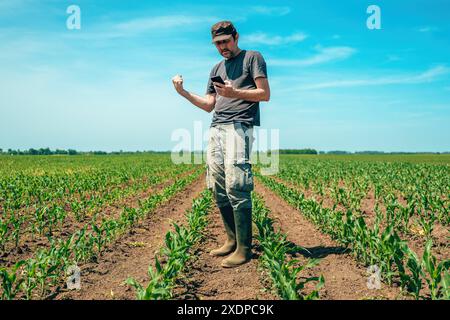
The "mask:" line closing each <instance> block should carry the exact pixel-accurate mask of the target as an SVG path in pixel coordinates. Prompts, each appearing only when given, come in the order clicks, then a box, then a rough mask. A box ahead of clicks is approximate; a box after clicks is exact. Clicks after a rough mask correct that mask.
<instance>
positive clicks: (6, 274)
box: [0, 260, 25, 300]
mask: <svg viewBox="0 0 450 320" xmlns="http://www.w3.org/2000/svg"><path fill="white" fill-rule="evenodd" d="M24 264H25V261H23V260H21V261H19V262H17V263H16V264H15V265H14V266H13V268H12V269H11V270H10V271H8V270H7V269H6V268H0V279H1V280H2V281H1V283H2V292H1V297H2V300H12V299H15V298H16V296H17V295H18V294H19V293H20V291H21V286H22V282H23V279H22V278H21V277H20V275H19V271H20V270H19V269H20V267H21V266H22V265H24Z"/></svg>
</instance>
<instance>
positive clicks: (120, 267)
mask: <svg viewBox="0 0 450 320" xmlns="http://www.w3.org/2000/svg"><path fill="white" fill-rule="evenodd" d="M204 180H205V178H204V175H201V176H200V178H199V179H197V180H196V181H194V182H193V183H192V184H191V185H189V186H188V187H187V188H186V189H184V190H183V191H181V192H179V193H178V194H177V195H176V197H174V198H173V199H171V200H170V201H168V202H167V203H166V204H164V205H162V206H161V207H159V208H158V209H156V210H155V212H153V213H152V214H151V215H150V216H149V217H148V218H147V219H146V220H144V221H142V222H140V223H139V224H138V226H137V227H136V228H135V229H134V230H133V232H132V233H131V234H127V235H125V236H123V237H122V238H120V239H119V240H118V241H116V243H115V244H113V245H111V246H110V248H109V249H108V250H106V251H105V253H103V255H102V256H101V257H100V258H99V261H98V263H88V264H85V265H81V266H80V269H81V289H80V290H77V291H68V290H66V289H64V290H62V291H61V292H60V293H59V294H58V295H57V296H56V299H83V300H85V299H87V300H91V299H102V300H103V299H127V300H128V299H136V294H135V291H134V289H132V288H131V287H130V286H128V285H126V284H124V281H125V280H126V279H127V278H128V277H133V278H134V279H136V280H137V281H138V282H139V283H141V284H142V285H145V284H146V283H148V276H147V270H148V267H149V265H152V266H153V265H154V256H155V254H156V253H157V252H158V251H159V249H160V248H161V247H162V246H163V244H164V237H165V235H166V233H167V232H168V231H169V230H172V229H173V227H172V222H175V223H177V224H179V225H183V224H185V223H186V222H185V217H184V214H185V212H186V210H188V209H189V208H191V206H192V199H193V198H195V197H197V196H198V195H199V194H200V192H201V191H202V190H203V189H204V188H205V185H204V183H203V181H204Z"/></svg>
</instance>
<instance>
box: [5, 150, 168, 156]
mask: <svg viewBox="0 0 450 320" xmlns="http://www.w3.org/2000/svg"><path fill="white" fill-rule="evenodd" d="M135 153H136V154H139V153H168V151H122V150H120V151H112V152H106V151H77V150H74V149H67V150H64V149H56V150H50V148H40V149H33V148H30V149H28V150H14V149H8V150H7V151H6V150H3V149H1V148H0V154H9V155H26V156H49V155H71V156H73V155H81V154H95V155H107V154H135Z"/></svg>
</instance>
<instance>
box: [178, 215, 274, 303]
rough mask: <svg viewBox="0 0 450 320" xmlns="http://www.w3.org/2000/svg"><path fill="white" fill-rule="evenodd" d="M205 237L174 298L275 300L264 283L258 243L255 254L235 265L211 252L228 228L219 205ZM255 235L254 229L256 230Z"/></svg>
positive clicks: (254, 243)
mask: <svg viewBox="0 0 450 320" xmlns="http://www.w3.org/2000/svg"><path fill="white" fill-rule="evenodd" d="M205 233H206V234H205V241H204V242H203V243H201V244H199V245H198V246H197V248H196V251H195V253H196V256H197V258H196V259H195V260H194V261H192V262H191V263H189V264H188V265H187V270H188V272H187V273H186V274H185V277H184V278H183V279H182V281H180V285H179V287H178V288H177V289H176V296H175V299H199V300H261V299H264V300H276V299H278V298H277V297H276V296H275V295H273V294H271V293H270V292H269V291H268V290H265V287H266V286H268V285H269V284H268V283H265V282H266V281H265V280H264V279H263V278H262V275H261V273H260V272H259V271H258V270H257V268H258V257H259V255H260V252H259V248H258V244H257V242H256V241H255V240H253V253H254V254H253V258H252V260H251V261H250V262H249V263H246V264H244V265H241V266H239V267H236V268H223V267H221V265H220V263H221V261H222V259H224V258H225V257H214V256H211V255H209V252H210V251H211V250H213V249H216V248H218V247H220V246H222V244H223V243H224V242H225V239H226V235H225V229H224V226H223V223H222V220H221V218H220V212H219V210H218V209H217V208H215V210H214V211H213V212H212V213H211V214H210V215H209V224H208V227H207V229H206V232H205ZM253 234H254V235H255V231H254V232H253Z"/></svg>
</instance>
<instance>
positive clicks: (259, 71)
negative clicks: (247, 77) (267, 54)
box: [250, 51, 267, 79]
mask: <svg viewBox="0 0 450 320" xmlns="http://www.w3.org/2000/svg"><path fill="white" fill-rule="evenodd" d="M250 66H251V68H250V69H251V71H250V72H251V75H252V78H253V79H256V78H259V77H263V78H267V66H266V61H265V60H264V58H263V56H262V55H261V54H260V53H259V52H256V51H255V52H254V54H253V57H252V59H251V62H250Z"/></svg>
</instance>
